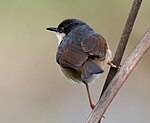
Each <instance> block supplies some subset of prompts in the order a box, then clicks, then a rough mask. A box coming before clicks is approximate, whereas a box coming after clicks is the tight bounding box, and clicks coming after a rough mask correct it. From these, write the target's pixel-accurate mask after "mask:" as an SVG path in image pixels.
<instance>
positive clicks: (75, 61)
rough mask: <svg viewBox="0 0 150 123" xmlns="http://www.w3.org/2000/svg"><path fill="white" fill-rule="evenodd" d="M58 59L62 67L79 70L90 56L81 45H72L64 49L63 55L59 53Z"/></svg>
mask: <svg viewBox="0 0 150 123" xmlns="http://www.w3.org/2000/svg"><path fill="white" fill-rule="evenodd" d="M56 59H57V62H58V64H60V66H62V67H66V68H72V69H75V70H78V69H81V66H82V64H83V63H84V62H85V61H86V60H87V59H88V54H86V53H85V52H84V51H83V49H82V47H81V44H72V45H68V46H67V47H66V48H64V50H63V51H61V53H60V52H57V56H56Z"/></svg>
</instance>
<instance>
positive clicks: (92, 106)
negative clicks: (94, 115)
mask: <svg viewBox="0 0 150 123" xmlns="http://www.w3.org/2000/svg"><path fill="white" fill-rule="evenodd" d="M85 85H86V90H87V94H88V99H89V103H90V107H91V108H92V109H94V108H95V105H94V104H93V102H92V99H91V95H90V90H89V85H88V81H85Z"/></svg>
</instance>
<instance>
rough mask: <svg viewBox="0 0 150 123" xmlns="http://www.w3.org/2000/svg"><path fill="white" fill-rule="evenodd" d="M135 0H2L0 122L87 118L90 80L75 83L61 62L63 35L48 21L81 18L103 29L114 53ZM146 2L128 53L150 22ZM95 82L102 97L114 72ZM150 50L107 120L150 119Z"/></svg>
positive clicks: (69, 122)
mask: <svg viewBox="0 0 150 123" xmlns="http://www.w3.org/2000/svg"><path fill="white" fill-rule="evenodd" d="M132 1H133V0H115V1H110V0H95V1H90V0H89V1H87V0H75V1H70V0H37V1H35V0H0V123H84V122H85V121H86V119H87V117H88V116H89V114H90V112H91V109H90V107H89V103H88V98H87V95H86V91H85V86H83V85H80V84H71V83H70V82H68V81H67V80H66V79H65V78H64V77H63V76H62V74H61V73H60V70H59V66H58V65H57V64H56V62H55V54H56V51H57V39H56V36H55V34H54V33H50V32H48V31H46V29H45V28H46V27H50V26H57V25H58V24H59V23H60V22H61V21H62V20H64V19H65V18H70V17H75V18H80V19H82V20H84V21H86V22H87V23H88V24H90V25H91V26H92V27H93V28H94V29H95V30H96V31H97V32H100V34H102V35H103V36H104V37H105V38H106V39H107V40H108V41H109V44H110V47H111V49H112V52H113V54H114V52H115V50H116V47H117V44H118V41H119V39H120V35H121V33H122V30H123V27H124V24H125V22H126V19H127V16H128V13H129V11H130V8H131V5H132ZM149 13H150V1H149V0H145V1H143V4H142V6H141V9H140V11H139V14H138V16H137V19H136V23H135V25H134V28H133V31H132V34H131V37H130V40H129V43H128V46H127V49H126V52H125V55H124V59H125V58H126V57H127V56H128V54H129V53H130V52H131V50H132V49H133V48H134V46H135V45H136V44H137V42H138V40H139V39H140V38H141V36H142V35H143V34H144V32H145V31H146V30H147V29H148V28H149V26H150V14H149ZM108 70H109V66H107V67H106V70H105V71H106V72H105V73H104V74H103V75H102V76H101V77H100V78H99V79H98V80H97V81H96V82H95V83H93V84H91V85H90V89H91V94H92V98H93V101H94V102H95V103H96V102H97V100H98V98H99V96H100V92H101V89H102V86H103V83H104V81H105V78H106V75H107V73H108ZM149 79H150V51H148V52H147V53H146V54H145V55H144V57H143V59H142V60H141V61H140V63H139V64H138V65H137V67H136V68H135V70H134V71H133V72H132V74H131V75H130V77H129V78H128V79H127V81H126V83H125V84H124V86H123V87H122V88H121V90H120V92H119V93H118V94H117V96H116V97H115V99H114V100H113V103H111V105H110V107H109V108H108V110H107V112H106V113H105V117H106V118H105V119H103V121H102V123H120V122H121V123H128V122H129V123H141V122H144V123H149V122H150V119H149V117H150V106H149V104H150V89H149V87H150V80H149Z"/></svg>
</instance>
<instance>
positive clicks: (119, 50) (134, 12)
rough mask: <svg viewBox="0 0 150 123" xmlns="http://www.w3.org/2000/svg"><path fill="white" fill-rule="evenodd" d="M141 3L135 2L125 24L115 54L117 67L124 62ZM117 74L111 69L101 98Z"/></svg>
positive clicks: (137, 0) (139, 1)
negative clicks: (124, 55) (123, 58)
mask: <svg viewBox="0 0 150 123" xmlns="http://www.w3.org/2000/svg"><path fill="white" fill-rule="evenodd" d="M141 3H142V0H134V2H133V5H132V7H131V11H130V14H129V17H128V19H127V22H126V24H125V27H124V30H123V33H122V36H121V38H120V42H119V44H118V48H117V50H116V53H115V57H114V59H113V63H114V64H116V65H120V62H121V60H122V57H123V54H124V51H125V48H126V45H127V43H128V39H129V37H130V34H131V31H132V28H133V25H134V22H135V19H136V16H137V14H138V11H139V8H140V6H141ZM116 73H117V70H116V69H113V68H111V69H110V71H109V73H108V76H107V79H106V82H105V84H104V87H103V90H102V93H101V96H102V94H103V93H104V91H105V89H106V88H107V86H108V85H109V83H110V82H111V80H112V78H113V77H114V76H115V74H116Z"/></svg>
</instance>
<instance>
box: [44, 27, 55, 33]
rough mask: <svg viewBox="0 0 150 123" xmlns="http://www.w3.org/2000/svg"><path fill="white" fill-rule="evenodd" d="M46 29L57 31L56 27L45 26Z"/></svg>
mask: <svg viewBox="0 0 150 123" xmlns="http://www.w3.org/2000/svg"><path fill="white" fill-rule="evenodd" d="M46 30H49V31H53V32H58V29H57V28H56V27H48V28H46Z"/></svg>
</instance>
